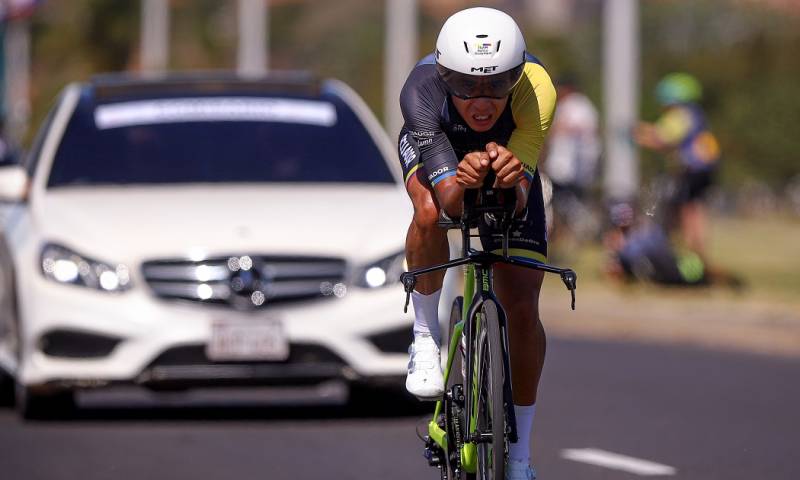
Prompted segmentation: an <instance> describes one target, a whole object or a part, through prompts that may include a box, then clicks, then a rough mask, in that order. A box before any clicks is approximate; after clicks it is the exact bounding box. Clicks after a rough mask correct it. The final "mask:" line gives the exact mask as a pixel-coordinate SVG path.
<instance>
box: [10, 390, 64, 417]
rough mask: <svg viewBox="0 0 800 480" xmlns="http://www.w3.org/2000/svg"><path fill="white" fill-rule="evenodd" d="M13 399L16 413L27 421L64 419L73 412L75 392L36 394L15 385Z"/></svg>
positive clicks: (62, 391)
mask: <svg viewBox="0 0 800 480" xmlns="http://www.w3.org/2000/svg"><path fill="white" fill-rule="evenodd" d="M15 397H16V407H17V411H18V412H19V414H20V416H22V418H25V419H28V420H34V419H55V418H64V417H67V416H69V415H70V414H71V413H73V412H74V410H75V392H73V391H71V390H60V391H56V392H47V393H44V392H36V391H34V390H33V389H31V388H29V387H26V386H25V385H21V384H19V383H17V384H15Z"/></svg>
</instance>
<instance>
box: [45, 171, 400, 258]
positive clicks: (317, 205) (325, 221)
mask: <svg viewBox="0 0 800 480" xmlns="http://www.w3.org/2000/svg"><path fill="white" fill-rule="evenodd" d="M39 200H40V201H39V202H36V205H35V206H34V212H35V213H34V222H36V223H37V224H39V228H40V230H41V231H42V234H43V237H42V238H43V239H44V240H45V241H51V242H56V243H60V244H63V245H64V246H66V247H69V248H72V249H74V250H76V251H77V252H78V253H81V254H85V255H88V256H91V257H93V258H95V259H97V260H106V261H112V262H121V261H129V262H130V261H141V260H146V259H157V258H186V257H189V258H195V257H204V256H215V255H230V254H279V255H283V254H285V255H324V256H328V255H332V256H339V257H345V258H348V259H350V260H353V261H372V260H376V259H378V258H381V257H382V256H385V255H388V254H392V253H394V252H397V251H400V250H401V249H402V247H403V243H404V239H405V234H406V229H407V228H408V222H409V220H410V218H411V205H410V202H409V201H408V199H407V198H406V196H405V195H404V194H403V192H402V191H401V190H400V189H398V187H397V186H395V185H387V186H372V185H353V186H347V185H345V186H342V185H341V184H337V185H335V186H334V185H325V184H292V185H289V184H285V185H280V184H261V185H247V186H243V185H236V186H207V185H203V186H198V185H195V186H174V185H171V186H158V187H102V188H97V187H93V188H85V187H81V188H75V187H73V188H64V189H54V190H50V191H48V192H47V193H46V194H45V195H44V196H43V197H40V199H39Z"/></svg>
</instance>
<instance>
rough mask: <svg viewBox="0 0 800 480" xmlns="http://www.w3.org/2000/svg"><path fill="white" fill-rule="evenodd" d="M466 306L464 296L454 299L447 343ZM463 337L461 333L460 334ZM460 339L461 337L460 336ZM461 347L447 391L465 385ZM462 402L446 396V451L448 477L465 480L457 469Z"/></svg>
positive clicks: (462, 423) (457, 351) (448, 343)
mask: <svg viewBox="0 0 800 480" xmlns="http://www.w3.org/2000/svg"><path fill="white" fill-rule="evenodd" d="M463 306H464V298H463V297H456V299H455V300H454V301H453V306H452V308H451V309H450V326H449V328H448V329H447V332H448V342H447V343H446V344H445V345H450V344H451V343H452V341H453V340H452V338H453V330H454V329H455V325H456V323H458V322H460V321H461V313H462V310H463ZM459 337H461V335H459ZM459 341H460V338H459ZM461 355H462V353H461V347H460V346H459V348H458V349H457V350H456V352H455V355H454V358H453V363H452V364H451V365H450V370H449V374H448V377H447V386H446V387H445V393H447V392H451V391H452V390H453V387H455V386H456V385H458V386H460V387H463V386H464V375H463V374H462V373H461V372H462V369H463V361H462V358H461ZM460 403H461V402H458V401H457V399H454V398H448V397H445V399H444V415H445V422H446V423H445V425H446V430H447V446H448V451H447V452H446V456H447V473H448V475H447V477H448V478H449V479H453V480H463V479H466V478H467V476H466V475H465V474H464V472H463V471H462V470H460V469H458V470H457V469H456V467H457V466H458V465H459V461H460V459H459V456H460V454H461V452H460V449H461V444H462V443H463V441H464V439H463V433H464V432H465V431H466V430H465V427H464V425H465V422H464V410H463V408H462V407H461V406H460Z"/></svg>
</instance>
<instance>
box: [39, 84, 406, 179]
mask: <svg viewBox="0 0 800 480" xmlns="http://www.w3.org/2000/svg"><path fill="white" fill-rule="evenodd" d="M87 97H88V96H87V95H84V97H83V99H82V100H81V101H80V102H79V104H78V107H77V108H76V111H75V113H74V114H73V116H72V118H71V119H70V121H69V124H68V125H67V128H66V130H65V133H64V136H63V139H62V141H61V144H60V145H59V147H58V150H57V152H56V155H55V158H54V160H53V166H52V169H51V171H50V177H49V180H48V187H64V186H77V185H108V184H116V185H119V184H123V185H124V184H163V183H227V182H358V183H392V182H394V179H393V177H392V175H391V172H390V171H389V169H388V167H387V165H386V163H385V161H384V158H383V156H382V155H381V153H380V151H379V150H378V148H377V146H376V145H375V142H374V141H373V139H372V137H371V136H370V135H369V134H368V132H367V131H366V129H365V127H364V125H362V123H361V121H360V120H359V119H358V117H357V116H356V115H355V113H354V112H353V111H352V110H351V109H350V108H349V107H348V106H347V105H346V104H345V103H344V102H342V100H341V99H339V98H338V97H337V96H334V95H330V94H324V95H323V96H322V97H319V98H314V99H311V98H298V97H263V96H261V97H252V96H251V97H222V96H218V97H208V96H206V97H194V98H189V97H186V98H156V99H137V100H128V101H119V102H114V103H103V104H95V103H93V102H91V101H89V100H88V99H87Z"/></svg>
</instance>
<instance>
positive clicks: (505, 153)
mask: <svg viewBox="0 0 800 480" xmlns="http://www.w3.org/2000/svg"><path fill="white" fill-rule="evenodd" d="M486 153H487V154H488V155H489V159H490V160H491V161H492V170H494V171H495V174H496V175H497V180H495V182H494V185H493V186H494V187H495V188H511V187H514V186H516V185H517V184H518V183H519V182H520V181H521V180H522V178H523V177H524V173H525V168H523V166H522V162H520V161H519V159H518V158H517V157H516V155H514V154H513V153H512V152H511V150H509V149H507V148H506V147H504V146H502V145H498V144H496V143H494V142H489V143H488V144H487V145H486Z"/></svg>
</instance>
